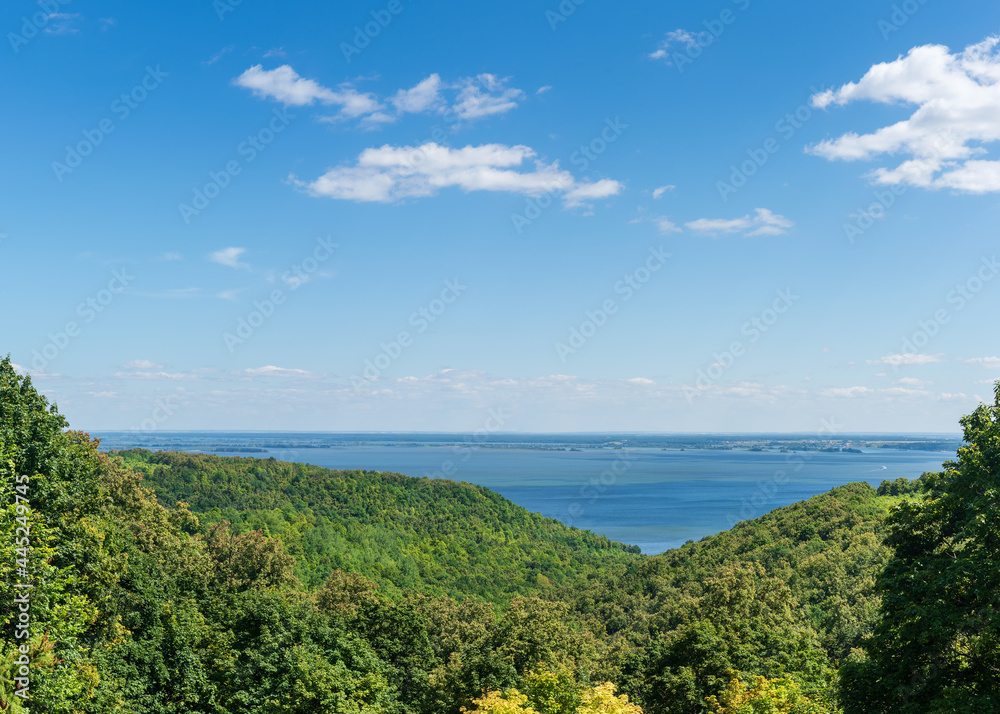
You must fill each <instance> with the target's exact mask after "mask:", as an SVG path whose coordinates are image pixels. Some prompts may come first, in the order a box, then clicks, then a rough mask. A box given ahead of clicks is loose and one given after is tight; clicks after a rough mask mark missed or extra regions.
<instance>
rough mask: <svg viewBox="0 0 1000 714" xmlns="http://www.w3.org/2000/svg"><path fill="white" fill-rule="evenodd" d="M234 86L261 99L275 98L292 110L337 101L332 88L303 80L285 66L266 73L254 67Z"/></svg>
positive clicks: (235, 81) (235, 80)
mask: <svg viewBox="0 0 1000 714" xmlns="http://www.w3.org/2000/svg"><path fill="white" fill-rule="evenodd" d="M233 84H235V85H236V86H238V87H243V88H244V89H250V90H252V91H253V93H254V95H255V96H257V97H260V98H262V99H275V100H277V101H279V102H282V103H283V104H286V105H291V106H295V107H301V106H304V105H308V104H312V103H314V102H316V101H319V102H321V103H323V104H333V103H335V102H336V100H337V94H336V92H334V91H333V90H332V89H327V88H326V87H324V86H322V85H321V84H319V83H318V82H316V81H315V80H312V79H303V78H302V77H300V76H299V75H298V73H297V72H296V71H295V70H294V69H292V67H291V65H287V64H284V65H281V66H280V67H278V68H276V69H269V70H265V69H264V67H263V66H262V65H259V64H256V65H254V66H253V67H251V68H250V69H248V70H247V71H246V72H244V73H243V74H241V75H240V76H239V77H237V78H236V79H234V80H233Z"/></svg>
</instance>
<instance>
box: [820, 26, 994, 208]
mask: <svg viewBox="0 0 1000 714" xmlns="http://www.w3.org/2000/svg"><path fill="white" fill-rule="evenodd" d="M998 43H1000V37H990V38H988V39H986V40H984V41H983V42H980V43H978V44H975V45H971V46H969V47H967V48H966V49H965V50H964V51H962V52H956V53H951V52H950V51H949V49H948V48H947V47H945V46H943V45H923V46H920V47H914V48H913V49H911V50H910V51H909V52H908V53H907V54H906V55H905V56H900V57H898V58H897V59H895V60H894V61H892V62H883V63H881V64H877V65H874V66H873V67H871V68H870V69H869V70H868V72H867V73H865V75H864V76H863V77H862V78H861V79H860V80H859V81H857V82H850V83H848V84H845V85H843V86H842V87H840V88H839V89H830V90H827V91H825V92H820V93H818V94H816V95H814V96H813V98H812V103H813V105H814V106H816V107H819V108H827V107H830V106H831V105H838V106H843V105H846V104H848V103H850V102H855V101H871V102H879V103H882V104H901V105H909V106H913V107H915V109H914V111H913V114H911V115H910V117H908V118H907V119H904V120H902V121H899V122H897V123H895V124H892V125H889V126H885V127H882V128H880V129H877V130H876V131H874V132H871V133H868V134H857V133H855V132H848V133H846V134H843V135H842V136H840V137H837V138H835V139H828V140H826V141H822V142H820V143H818V144H816V145H814V146H811V147H808V149H807V150H808V151H809V152H810V153H813V154H815V155H817V156H821V157H823V158H826V159H831V160H834V159H839V160H843V161H856V160H869V159H872V158H874V157H876V156H880V155H883V154H885V155H902V156H905V157H908V158H906V159H905V160H904V161H902V162H901V163H900V164H899V165H898V166H896V167H895V168H879V169H877V170H875V171H874V172H873V174H872V177H873V179H874V180H875V181H876V182H877V183H882V184H905V185H911V186H921V187H924V188H931V189H938V188H952V189H955V190H958V191H964V192H968V193H987V192H993V191H1000V161H997V160H994V159H985V158H982V156H983V154H985V153H986V152H987V150H986V148H985V146H986V145H987V144H990V143H992V142H995V141H997V140H998V139H1000V122H998V121H997V116H1000V52H998Z"/></svg>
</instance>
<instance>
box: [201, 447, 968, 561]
mask: <svg viewBox="0 0 1000 714" xmlns="http://www.w3.org/2000/svg"><path fill="white" fill-rule="evenodd" d="M211 453H219V454H220V455H221V456H234V455H236V454H233V453H222V452H211ZM243 455H244V456H261V457H265V458H266V457H271V456H273V457H274V458H276V459H279V460H282V461H300V462H304V463H309V464H314V465H316V466H324V467H327V468H335V469H365V470H374V471H393V472H398V473H403V474H406V475H408V476H418V477H419V476H426V477H428V478H452V479H454V480H456V481H468V482H470V483H474V484H478V485H480V486H486V487H487V488H489V489H492V490H494V491H496V492H498V493H500V494H502V495H503V496H505V497H506V498H509V499H510V500H511V501H514V502H515V503H517V504H519V505H521V506H524V507H525V508H527V509H528V510H529V511H534V512H537V513H541V514H542V515H545V516H549V517H551V518H557V519H559V520H561V521H563V522H564V523H567V524H569V525H572V526H575V527H577V528H585V529H587V530H591V531H594V532H595V533H600V534H602V535H606V536H608V537H609V538H612V539H614V540H618V541H622V542H624V543H632V544H635V545H638V546H640V547H641V548H642V550H643V552H644V553H660V552H662V551H664V550H667V549H669V548H675V547H677V546H679V545H681V544H682V543H684V542H685V541H687V540H688V539H694V540H698V539H700V538H702V537H703V536H706V535H710V534H712V533H717V532H719V531H722V530H725V529H727V528H730V527H731V526H732V525H734V524H735V523H736V522H738V521H740V520H744V519H747V518H755V517H757V516H760V515H762V514H764V513H766V512H768V511H770V510H773V509H775V508H778V507H780V506H786V505H788V504H790V503H794V502H795V501H801V500H803V499H806V498H809V497H811V496H815V495H816V494H819V493H823V492H824V491H828V490H830V489H831V488H833V487H835V486H839V485H842V484H845V483H850V482H852V481H867V482H868V483H870V484H872V485H875V486H877V485H878V484H879V483H880V482H881V481H882V480H883V479H895V478H898V477H900V476H905V477H907V478H915V477H917V476H919V475H920V474H922V473H923V472H925V471H937V470H940V468H941V463H942V462H943V461H945V460H947V459H949V458H952V457H953V455H952V454H949V453H946V452H926V451H899V450H893V449H867V450H865V453H862V454H850V453H821V452H800V453H787V454H783V453H777V452H751V451H735V450H734V451H727V450H699V449H692V450H686V451H676V450H671V451H663V450H659V449H622V450H611V449H584V450H582V451H572V452H571V451H543V450H532V449H490V448H470V447H441V446H340V447H335V448H309V449H270V450H269V451H268V453H266V454H243ZM883 467H885V468H883Z"/></svg>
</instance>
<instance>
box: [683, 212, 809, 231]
mask: <svg viewBox="0 0 1000 714" xmlns="http://www.w3.org/2000/svg"><path fill="white" fill-rule="evenodd" d="M684 225H685V226H686V227H687V228H690V229H691V230H693V231H697V232H699V233H713V234H720V233H743V234H744V235H746V236H763V235H770V236H776V235H781V234H783V233H786V232H787V231H788V229H789V228H792V227H793V226H794V225H795V223H794V222H792V221H790V220H789V219H787V218H785V217H784V216H782V215H779V214H777V213H774V212H772V211H769V210H768V209H766V208H755V209H754V212H753V214H747V215H745V216H743V217H741V218H699V219H698V220H696V221H690V222H688V223H685V224H684Z"/></svg>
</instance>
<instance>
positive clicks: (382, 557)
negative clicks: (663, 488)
mask: <svg viewBox="0 0 1000 714" xmlns="http://www.w3.org/2000/svg"><path fill="white" fill-rule="evenodd" d="M67 426H68V425H67V424H66V422H65V420H64V419H63V418H62V417H61V416H60V415H59V414H58V412H57V411H56V410H55V408H54V407H53V406H51V405H49V404H48V403H47V401H46V400H45V399H44V397H42V396H41V395H39V394H38V393H37V391H36V390H35V389H34V387H33V385H32V384H31V380H30V378H28V377H22V376H20V375H18V374H17V373H16V372H15V371H14V369H13V367H12V365H11V364H10V361H9V359H7V360H2V361H0V470H2V473H0V479H2V485H0V507H2V508H3V510H4V517H3V519H2V523H3V528H4V530H5V533H4V538H3V540H2V543H0V547H3V548H4V557H3V559H2V560H0V563H2V565H0V567H3V568H4V576H5V577H4V578H3V579H2V582H0V588H3V589H4V593H3V596H2V599H0V618H2V620H3V622H2V623H0V669H3V670H4V672H6V673H8V674H7V675H6V676H3V677H2V684H0V700H2V703H3V705H5V706H6V710H7V711H13V712H18V711H24V710H25V708H24V706H23V704H24V702H23V701H22V700H21V698H20V697H18V696H17V695H16V694H15V693H14V691H13V686H14V685H13V682H14V674H16V672H17V671H18V667H19V664H18V662H17V658H18V657H19V656H21V652H20V650H18V649H17V647H18V646H19V645H20V644H22V642H21V641H19V640H17V639H16V638H15V624H16V621H17V617H18V610H17V609H16V606H15V604H14V598H15V596H16V594H15V592H14V590H15V588H14V583H15V582H16V581H17V578H16V573H15V572H13V568H14V564H15V563H16V561H17V559H18V558H19V557H22V554H23V553H22V554H19V553H18V552H17V551H16V546H15V537H14V536H15V533H14V530H15V528H16V527H17V526H18V525H19V524H18V522H17V520H16V519H17V518H18V516H19V515H20V516H21V517H22V518H27V519H28V521H29V523H30V533H31V551H30V559H31V561H30V576H31V579H32V582H33V583H34V585H35V587H34V589H33V591H32V599H31V623H32V626H31V635H32V636H31V638H30V640H28V642H27V643H25V644H26V645H27V649H28V650H29V652H28V656H29V658H30V660H31V667H30V671H31V685H30V695H31V698H32V702H31V704H32V707H33V710H34V711H50V712H95V713H96V712H102V713H103V712H126V713H133V712H134V713H136V714H138V713H140V712H141V713H143V714H145V713H146V712H156V713H159V712H178V713H180V712H217V713H220V714H221V713H230V712H248V713H249V712H261V713H263V712H357V713H361V712H364V713H373V714H374V713H381V712H393V713H395V712H399V713H403V712H421V713H423V712H427V713H430V712H454V713H455V714H458V712H459V711H460V710H461V709H462V708H463V707H464V708H465V709H466V710H468V711H483V712H486V711H491V712H498V713H499V712H518V711H523V712H539V713H542V712H545V713H548V712H552V713H554V714H555V713H562V712H566V713H569V712H591V711H594V712H597V711H601V712H616V711H621V712H634V711H644V712H647V714H649V713H657V712H692V713H694V712H699V713H700V712H719V713H722V712H725V713H727V714H728V713H729V712H733V713H735V712H744V711H784V712H834V711H840V710H841V708H844V709H846V710H847V711H850V712H861V711H878V712H883V711H884V712H889V711H902V712H911V711H912V712H918V711H919V712H944V711H977V712H994V711H998V709H997V706H998V704H997V692H998V691H1000V682H998V680H997V671H998V670H997V666H998V660H1000V657H998V652H1000V645H998V641H1000V640H998V636H997V633H998V622H997V616H996V593H997V592H998V591H1000V587H998V585H1000V583H997V582H995V580H996V578H997V577H998V576H997V573H998V572H1000V567H998V565H1000V555H998V548H1000V545H998V542H1000V537H998V536H997V531H996V529H997V522H998V521H997V519H996V513H997V511H996V508H997V503H996V499H997V490H998V480H1000V456H998V453H1000V388H998V392H997V405H996V406H986V405H984V406H981V407H980V408H979V409H978V410H977V411H976V412H975V413H974V414H973V415H970V416H969V417H967V418H966V419H964V420H963V426H964V427H965V438H966V446H964V447H963V448H962V449H961V450H960V451H959V453H958V455H957V461H955V462H950V463H949V464H946V468H945V470H944V471H943V472H942V473H941V474H936V475H927V476H925V478H923V479H921V481H920V482H898V481H897V482H894V483H886V484H883V487H882V488H880V489H879V490H877V491H876V489H873V488H871V487H870V486H868V485H867V484H849V485H847V486H843V487H840V488H837V489H834V490H833V491H831V492H829V493H826V494H822V495H820V496H817V497H815V498H812V499H809V500H808V501H804V502H801V503H797V504H793V505H791V506H788V507H785V508H782V509H778V510H776V511H773V512H772V513H769V514H767V515H765V516H763V517H762V518H759V519H756V520H754V521H747V522H743V523H740V524H738V525H737V526H736V527H735V528H733V529H732V530H730V531H726V532H724V533H720V534H718V535H716V536H712V537H709V538H705V539H703V540H702V541H700V542H698V543H689V544H688V545H686V546H684V547H683V548H680V549H678V550H675V551H669V552H667V553H664V554H662V555H660V556H652V557H644V556H641V555H639V554H638V553H636V552H635V549H634V548H630V547H628V546H623V545H621V544H617V543H614V542H612V541H609V540H607V539H605V538H602V537H599V536H596V535H594V534H591V533H586V532H583V531H578V530H575V529H572V528H568V527H566V526H563V525H562V524H560V523H558V522H556V521H553V520H551V519H545V518H542V517H541V516H538V515H535V514H530V513H528V512H527V511H525V510H524V509H522V508H519V507H518V506H516V505H514V504H512V503H510V502H509V501H506V500H505V499H503V498H502V497H500V496H498V495H497V494H495V493H492V492H490V491H488V490H487V489H483V488H480V487H475V486H470V485H468V484H456V483H452V482H445V481H429V480H427V479H411V478H407V477H405V476H400V475H398V474H385V473H376V472H362V471H349V472H342V471H330V470H327V469H320V468H317V467H312V466H305V465H301V464H286V463H282V462H277V461H274V460H269V459H243V458H220V457H209V456H196V455H190V454H176V453H156V454H154V453H151V452H148V451H131V452H123V453H121V454H119V455H115V456H111V457H109V456H107V455H103V454H101V453H99V452H98V450H97V444H96V442H94V441H93V440H91V439H90V438H89V437H88V436H87V435H85V434H82V433H80V432H73V431H68V430H67ZM19 475H26V476H28V477H29V478H28V480H27V485H28V488H27V489H25V491H26V492H27V494H28V497H29V498H30V503H31V510H30V513H28V514H27V515H24V514H19V513H18V509H17V505H16V503H15V502H16V500H17V499H16V496H17V495H18V494H19V492H18V491H17V490H16V488H17V485H18V484H17V476H19ZM21 485H24V484H21ZM22 496H23V494H22ZM637 707H640V708H641V709H637Z"/></svg>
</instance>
